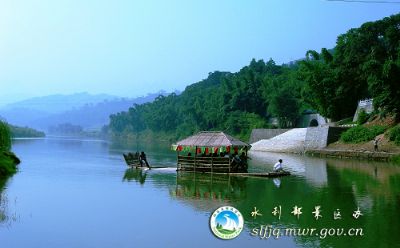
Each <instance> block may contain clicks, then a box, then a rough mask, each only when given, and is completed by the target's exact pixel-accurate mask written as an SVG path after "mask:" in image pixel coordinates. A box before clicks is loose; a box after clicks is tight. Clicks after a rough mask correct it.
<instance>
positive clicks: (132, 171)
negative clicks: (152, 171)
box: [122, 168, 147, 184]
mask: <svg viewBox="0 0 400 248" xmlns="http://www.w3.org/2000/svg"><path fill="white" fill-rule="evenodd" d="M146 177H147V169H142V168H129V169H127V170H126V171H125V174H124V177H123V179H122V180H123V181H128V182H131V181H135V182H139V183H140V184H144V182H145V181H146Z"/></svg>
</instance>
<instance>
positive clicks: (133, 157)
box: [122, 152, 140, 167]
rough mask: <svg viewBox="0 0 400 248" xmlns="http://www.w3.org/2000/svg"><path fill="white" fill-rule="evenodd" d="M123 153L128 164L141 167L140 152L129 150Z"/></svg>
mask: <svg viewBox="0 0 400 248" xmlns="http://www.w3.org/2000/svg"><path fill="white" fill-rule="evenodd" d="M122 155H123V156H124V159H125V163H126V165H128V166H130V167H140V161H139V153H138V152H136V153H131V152H129V153H128V154H125V153H123V154H122Z"/></svg>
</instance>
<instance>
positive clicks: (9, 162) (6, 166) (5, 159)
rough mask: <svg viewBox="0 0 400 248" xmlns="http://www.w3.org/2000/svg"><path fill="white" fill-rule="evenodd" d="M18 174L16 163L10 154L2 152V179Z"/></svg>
mask: <svg viewBox="0 0 400 248" xmlns="http://www.w3.org/2000/svg"><path fill="white" fill-rule="evenodd" d="M15 172H17V166H16V161H15V160H14V159H13V157H11V156H9V154H8V152H1V151H0V178H4V177H5V176H9V175H12V174H14V173H15Z"/></svg>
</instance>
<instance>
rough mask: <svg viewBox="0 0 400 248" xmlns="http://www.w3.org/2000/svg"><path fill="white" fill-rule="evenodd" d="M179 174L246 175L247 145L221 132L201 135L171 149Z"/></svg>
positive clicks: (187, 139) (194, 136) (184, 140)
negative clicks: (240, 173) (236, 173)
mask: <svg viewBox="0 0 400 248" xmlns="http://www.w3.org/2000/svg"><path fill="white" fill-rule="evenodd" d="M172 149H173V150H174V151H176V152H177V157H178V162H177V163H178V164H177V167H178V170H185V171H203V172H225V173H230V172H245V171H247V151H248V150H249V149H250V145H249V144H247V143H245V142H243V141H241V140H239V139H236V138H234V137H232V136H230V135H228V134H225V133H224V132H200V133H198V134H196V135H193V136H190V137H188V138H186V139H183V140H180V141H178V142H177V143H176V144H174V145H172Z"/></svg>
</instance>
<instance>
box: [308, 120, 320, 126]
mask: <svg viewBox="0 0 400 248" xmlns="http://www.w3.org/2000/svg"><path fill="white" fill-rule="evenodd" d="M318 125H319V124H318V121H317V120H316V119H312V120H311V121H310V125H309V126H310V127H318Z"/></svg>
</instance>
